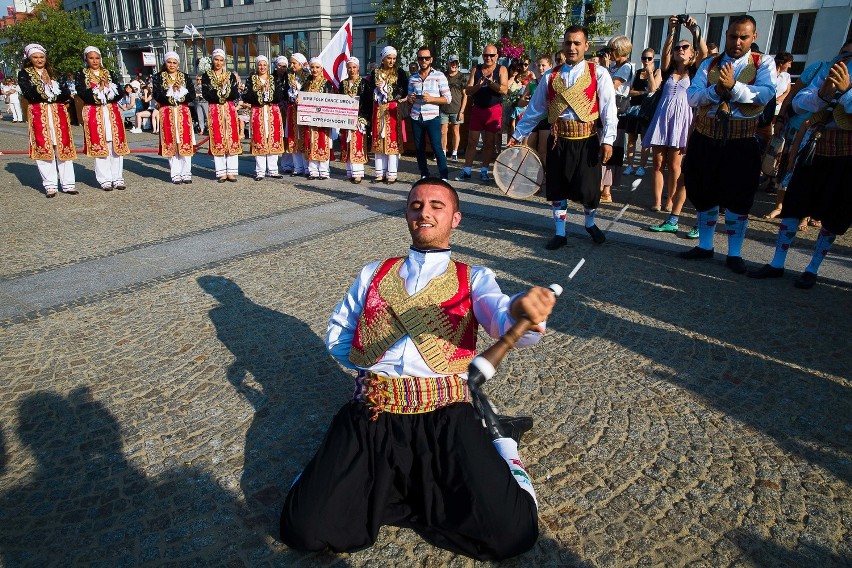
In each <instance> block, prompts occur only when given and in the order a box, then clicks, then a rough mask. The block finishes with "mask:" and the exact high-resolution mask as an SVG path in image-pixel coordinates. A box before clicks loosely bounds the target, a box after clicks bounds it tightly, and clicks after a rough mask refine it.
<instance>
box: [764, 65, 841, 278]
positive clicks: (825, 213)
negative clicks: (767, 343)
mask: <svg viewBox="0 0 852 568" xmlns="http://www.w3.org/2000/svg"><path fill="white" fill-rule="evenodd" d="M850 61H852V52H847V53H841V57H840V58H839V60H838V61H836V62H835V63H834V65H832V66H831V67H829V66H828V65H825V66H824V67H823V68H822V69H821V70H820V72H819V73H818V74H817V75H816V77H814V79H813V81H811V83H810V84H809V85H808V86H807V87H805V88H804V89H802V90H801V91H799V92H798V94H796V96H795V98H794V99H793V103H792V105H793V110H794V111H795V112H797V113H800V114H802V113H814V114H813V115H812V116H811V118H810V125H811V128H815V129H818V130H819V131H821V134H820V136H819V137H818V138H816V139H815V143H814V147H813V158H812V160H808V159H806V158H805V156H802V157H800V159H799V160H798V163H797V164H796V165H795V169H794V170H793V176H792V179H791V180H790V183H789V185H788V186H787V193H786V195H785V196H784V203H783V205H782V209H781V225H780V227H779V228H778V242H777V244H776V247H775V256H774V257H773V258H772V262H770V263H769V264H766V265H764V266H763V267H762V268H760V269H758V270H755V271H752V272H749V273H748V275H749V276H751V277H752V278H780V277H781V276H783V275H784V263H785V261H786V260H787V251H788V250H789V248H790V245H791V244H792V242H793V239H794V238H795V237H796V227H797V225H798V224H799V219H801V218H803V217H814V218H816V219H820V220H821V221H822V228H821V229H820V231H819V236H818V237H817V242H816V247H815V248H814V254H813V257H812V258H811V262H810V264H808V266H807V267H806V268H805V270H804V272H802V274H801V275H800V276H799V277H798V278H797V279H796V281H795V282H794V285H795V286H796V288H803V289H808V288H812V287H813V286H814V284H815V283H816V280H817V272H819V267H820V264H821V263H822V260H823V259H824V258H825V256H826V255H827V254H828V251H829V250H830V249H831V245H832V243H834V239H835V238H836V237H837V235H842V234H844V233H845V232H846V230H847V229H849V225H850V223H852V191H850V181H849V178H850V176H852V90H850V79H849V62H850ZM806 147H807V146H806Z"/></svg>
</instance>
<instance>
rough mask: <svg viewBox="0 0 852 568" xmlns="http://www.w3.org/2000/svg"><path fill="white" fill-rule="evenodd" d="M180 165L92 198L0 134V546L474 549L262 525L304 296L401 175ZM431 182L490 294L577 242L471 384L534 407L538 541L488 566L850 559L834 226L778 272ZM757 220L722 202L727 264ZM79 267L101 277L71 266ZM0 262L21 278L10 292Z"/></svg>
mask: <svg viewBox="0 0 852 568" xmlns="http://www.w3.org/2000/svg"><path fill="white" fill-rule="evenodd" d="M0 135H2V136H3V137H4V139H7V140H9V139H11V138H12V137H13V136H15V132H14V131H13V127H11V126H9V125H2V126H0ZM147 143H148V144H150V140H148V141H147ZM206 160H207V158H201V157H200V158H199V159H198V160H197V162H198V163H199V164H201V165H202V166H207V167H204V168H199V169H198V170H197V175H196V183H194V184H193V185H192V186H181V187H173V186H171V185H170V184H167V183H166V181H165V180H166V178H167V171H166V169H165V167H164V166H165V162H163V161H162V160H159V159H157V158H155V157H148V156H141V157H134V158H131V159H128V166H127V170H128V172H129V174H128V181H129V182H130V189H128V190H127V191H126V192H112V193H104V192H101V191H100V190H95V189H93V188H89V187H88V186H87V184H89V183H90V182H91V181H93V180H89V181H86V180H87V179H88V178H87V176H88V177H91V172H90V171H89V172H84V171H83V168H82V167H78V170H77V171H78V178H79V179H80V180H81V181H82V183H81V189H82V193H81V195H80V196H77V197H72V196H65V195H60V196H58V197H57V198H55V199H53V200H46V199H44V196H43V195H42V194H41V193H40V192H39V191H38V190H37V189H35V188H36V187H37V186H38V185H39V184H38V183H37V172H36V171H35V167H34V165H33V164H32V163H31V162H30V161H29V160H27V159H25V158H20V157H6V156H4V157H0V194H2V198H3V200H4V203H5V204H6V208H5V213H6V214H5V215H4V221H5V222H4V225H3V228H2V235H3V237H4V242H5V243H6V246H5V247H4V262H3V265H2V272H1V273H0V308H6V307H8V306H12V308H13V309H12V310H11V311H9V312H8V314H9V315H7V316H6V317H3V318H0V346H2V350H0V377H2V380H0V565H2V566H8V567H12V566H14V567H18V566H48V565H51V566H67V565H87V566H109V567H114V566H137V565H150V566H181V567H183V566H193V565H197V566H292V565H299V566H332V565H333V566H379V565H381V566H384V565H396V566H446V565H449V566H472V565H474V564H483V563H476V562H474V561H472V560H470V559H468V558H465V557H461V556H457V555H453V554H451V553H448V552H446V551H443V550H440V549H437V548H435V547H432V546H431V545H429V544H427V543H425V542H424V541H423V540H422V539H420V537H418V536H417V535H416V534H415V533H413V532H411V531H409V530H406V529H395V528H385V529H383V530H382V532H381V534H380V538H379V541H378V542H377V543H376V545H375V546H373V547H372V548H370V549H367V550H364V551H361V552H358V553H355V554H343V555H336V554H332V553H328V552H326V553H321V554H304V553H297V552H294V551H290V550H288V549H287V548H286V547H284V546H283V545H282V544H281V543H280V542H279V541H278V540H277V533H278V513H279V511H280V507H281V504H282V501H283V498H284V495H285V494H286V491H287V489H288V487H289V485H290V483H291V482H292V480H293V479H294V478H295V476H296V475H297V473H298V472H299V471H300V469H301V468H302V467H303V466H304V464H305V463H306V461H307V460H308V459H309V458H310V456H311V455H312V453H313V451H314V450H315V449H316V447H317V446H318V444H319V443H320V441H321V439H322V436H323V434H324V432H325V429H326V427H327V425H328V423H329V422H330V419H331V417H332V415H333V414H334V413H335V412H336V410H337V408H339V407H340V406H341V405H342V404H343V403H344V401H345V400H346V399H347V398H348V396H350V394H351V387H352V377H351V375H349V374H348V373H347V372H344V371H342V370H341V369H340V368H339V367H338V366H337V365H336V364H335V363H334V362H333V361H332V360H331V358H330V357H329V356H327V355H326V353H325V350H324V347H323V344H322V337H323V335H324V330H325V325H326V322H327V318H328V315H329V313H330V310H331V309H332V308H333V305H334V304H335V303H336V302H337V301H338V300H339V298H340V297H341V296H342V295H343V293H344V292H345V290H346V288H347V286H348V285H349V283H350V282H351V280H352V279H353V278H354V276H355V274H356V273H357V271H358V270H359V269H360V267H361V266H362V265H363V264H365V263H366V262H368V261H369V260H373V259H376V258H379V257H382V256H387V255H396V254H404V253H405V250H406V236H407V234H406V229H405V225H404V223H403V222H402V220H401V218H400V213H401V212H402V209H403V203H404V202H403V200H402V198H403V196H404V193H405V188H404V187H402V184H399V185H397V186H383V187H379V186H370V185H367V184H365V185H362V186H353V185H351V184H347V183H345V182H343V181H341V180H340V179H337V180H332V181H330V182H327V185H324V186H321V185H319V184H313V185H308V184H306V183H304V182H299V183H292V181H291V180H287V181H285V182H284V183H280V182H272V181H264V182H262V183H255V182H253V181H251V180H250V179H249V178H244V179H241V180H240V183H239V184H236V185H234V184H224V185H219V184H216V183H214V182H212V181H210V180H205V179H202V178H210V177H212V172H210V170H209V163H208V162H207V161H206ZM80 163H81V165H82V166H84V167H86V168H90V166H91V161H90V160H87V159H85V158H83V159H81V160H80ZM241 167H242V168H244V169H245V171H246V172H249V171H250V170H251V169H252V167H253V163H252V162H251V161H250V160H243V161H242V162H241ZM405 169H406V171H407V173H406V175H405V179H406V180H408V181H410V180H412V179H414V173H415V172H416V168H415V167H414V166H413V163H412V161H411V160H410V159H406V160H405ZM336 172H337V173H339V170H337V171H336ZM338 177H339V176H338ZM460 188H461V189H462V194H463V196H462V198H463V201H464V206H463V211H464V214H465V217H464V219H463V222H462V225H461V227H460V229H459V230H458V232H457V233H456V234H455V236H454V250H455V251H456V254H457V256H458V258H460V259H461V260H464V261H467V262H471V263H477V264H483V265H486V266H489V267H491V268H493V269H494V270H495V271H496V273H497V277H498V281H499V282H500V283H501V285H502V286H503V289H504V291H506V292H507V293H513V292H517V291H520V290H522V289H523V288H525V287H527V286H529V285H531V284H547V283H549V282H562V283H565V281H566V277H567V273H568V271H570V270H571V268H572V267H573V266H574V265H575V263H576V262H577V261H578V260H579V259H580V258H581V257H583V258H586V260H587V262H586V265H585V267H584V268H583V269H582V270H581V271H580V272H579V273H578V275H577V276H576V277H575V278H574V280H573V281H571V282H570V283H567V284H566V291H565V294H564V295H563V297H562V298H561V299H560V301H559V304H558V306H557V310H556V312H555V313H554V315H553V317H552V318H551V320H550V322H549V333H548V335H547V336H546V337H545V338H544V339H543V341H542V342H541V343H540V344H539V345H538V346H537V347H535V348H532V349H527V350H519V351H516V352H513V353H511V354H510V355H509V357H508V360H507V361H506V362H505V364H504V366H503V367H501V369H500V370H499V372H498V375H497V376H496V377H495V378H494V379H493V380H492V381H491V382H490V383H489V384H488V385H487V390H488V392H489V393H490V394H491V396H492V399H493V400H494V402H495V403H496V404H497V405H498V406H499V407H500V408H501V411H503V412H506V413H518V414H520V413H524V414H531V415H533V416H535V417H536V423H535V427H534V428H533V430H532V431H531V432H530V433H529V434H527V435H526V436H525V438H524V443H523V445H522V456H523V457H524V460H525V462H526V465H527V466H528V468H529V470H530V473H531V475H532V476H533V478H534V482H535V485H536V489H537V492H538V497H539V503H540V522H541V538H540V539H539V541H538V543H537V544H536V546H535V547H534V548H533V549H532V550H531V551H530V552H528V553H527V554H525V555H522V556H520V557H518V558H516V559H513V560H510V561H507V562H505V563H503V564H505V565H506V566H518V567H520V566H624V565H643V566H652V565H668V566H682V565H689V566H732V565H733V566H849V565H850V558H852V545H850V542H852V538H850V532H852V526H850V525H852V490H850V482H852V442H850V439H852V437H851V436H850V434H852V412H850V411H852V403H850V400H852V399H850V396H849V394H850V387H852V384H850V372H849V369H850V368H852V355H850V352H849V349H848V342H849V340H848V338H849V337H850V331H852V322H850V317H849V315H850V313H852V309H850V308H852V302H850V284H851V283H852V266H850V264H852V263H850V258H852V254H850V248H849V243H850V240H849V236H848V235H847V236H845V237H843V238H841V239H839V240H838V246H837V248H836V251H837V254H836V255H834V256H833V257H830V258H829V259H828V260H826V269H827V273H826V277H825V278H821V281H820V282H819V283H818V285H817V286H816V287H815V288H814V289H812V290H810V291H801V290H796V289H794V288H793V287H792V279H791V277H789V276H788V277H785V278H783V279H780V280H775V281H770V282H757V281H753V280H749V279H746V278H743V277H740V276H735V275H733V274H732V273H730V272H729V271H727V270H726V269H725V268H724V266H723V265H722V263H721V262H719V260H718V259H717V260H716V261H712V262H699V263H687V262H681V261H679V260H678V259H676V258H673V257H672V251H674V250H678V249H682V248H683V247H685V246H689V244H688V243H686V242H685V241H682V240H680V239H677V238H668V237H669V236H665V237H663V238H659V237H649V236H648V234H647V233H645V232H643V231H641V228H642V227H643V226H644V225H647V224H649V223H651V222H652V221H653V219H652V218H651V217H649V215H648V214H647V213H646V212H645V211H643V210H642V209H641V208H639V207H637V206H635V205H634V206H631V207H630V208H629V209H628V212H627V214H626V215H625V219H624V222H622V223H619V224H616V225H615V226H614V227H613V228H612V230H611V232H610V233H609V237H610V239H609V242H608V243H607V244H605V245H604V246H602V247H597V248H592V247H591V246H590V245H589V240H588V237H587V236H586V235H585V234H584V233H582V232H581V231H574V232H573V233H572V235H571V238H569V246H568V247H566V248H564V249H561V250H559V251H555V252H549V251H545V250H544V249H543V248H542V246H541V245H542V243H543V242H544V240H545V239H546V238H547V236H548V233H549V230H550V227H549V223H550V222H549V219H548V217H547V209H546V208H544V207H543V206H542V205H541V204H539V203H535V202H529V203H527V202H510V201H508V200H506V199H504V198H502V197H500V196H498V195H497V192H496V190H494V189H493V188H484V187H481V186H478V185H476V184H461V185H460ZM615 195H616V200H617V201H621V202H622V203H623V201H624V200H625V199H631V200H635V203H640V202H642V201H643V200H645V199H647V196H645V195H641V196H633V195H628V190H627V189H626V188H623V187H622V188H620V189H618V190H617V191H616V192H615ZM768 199H769V198H764V201H763V202H762V203H760V204H758V206H757V207H756V209H758V208H759V207H764V208H768V202H769V201H768ZM619 207H620V205H616V206H614V207H607V208H605V209H604V210H602V219H601V221H602V222H601V223H600V224H601V226H606V224H607V222H606V219H607V218H611V217H612V215H613V214H614V213H615V212H616V211H618V209H619ZM756 212H757V211H756ZM324 216H325V217H327V220H326V221H324V222H322V223H320V222H317V221H315V219H320V218H323V217H324ZM306 227H307V228H306ZM774 227H775V224H773V223H770V222H754V223H753V226H752V227H750V229H749V231H750V237H751V238H750V242H749V245H748V247H747V249H746V254H745V256H746V258H747V260H748V261H749V262H750V263H753V264H755V265H756V264H759V263H763V262H765V261H766V260H767V259H768V256H767V255H768V254H771V243H772V241H773V240H774V237H773V233H774ZM259 228H262V231H260V229H259ZM813 232H814V231H813V230H811V231H810V233H813ZM259 233H262V238H261V236H258V234H259ZM276 235H278V238H277V240H276V239H275V237H276ZM253 239H254V240H253ZM223 241H228V242H227V243H226V242H223ZM803 241H804V242H803V243H801V244H802V246H801V249H802V250H803V251H804V252H803V253H802V254H799V255H798V256H796V255H792V254H791V262H790V267H791V269H792V272H797V271H798V270H801V268H802V266H804V264H805V263H806V262H807V256H808V254H807V253H809V252H810V251H809V250H807V249H809V248H810V246H811V244H812V240H811V241H809V240H808V239H807V238H805V239H803ZM717 246H721V247H722V248H721V249H720V252H721V251H723V250H724V245H723V242H722V241H718V242H717ZM253 247H254V248H253ZM187 248H189V249H190V250H191V251H192V254H186V250H187ZM178 253H181V254H178ZM145 254H148V255H149V257H148V261H149V262H147V263H145V262H142V261H139V262H138V264H134V265H133V268H132V270H129V269H127V268H126V267H127V266H128V265H127V263H126V262H125V259H127V258H128V257H131V256H133V257H134V258H138V257H139V256H140V255H142V256H144V255H145ZM170 256H174V257H176V258H177V260H174V262H173V263H172V264H168V263H164V262H163V257H170ZM96 263H97V266H99V267H100V269H102V270H104V271H106V272H105V273H106V274H108V273H109V270H110V268H112V270H114V271H117V272H118V271H128V270H129V275H128V274H122V277H123V279H111V278H109V277H98V278H96V279H94V280H96V281H95V282H92V283H90V282H86V283H85V286H83V285H82V284H81V283H80V282H79V281H77V280H75V278H79V276H77V275H79V274H80V273H84V272H85V271H86V269H87V267H89V266H94V265H95V264H96ZM164 266H166V267H169V268H168V270H165V271H164V270H163V268H162V267H164ZM24 285H26V286H28V287H29V288H27V289H28V290H32V289H34V290H39V289H41V290H44V294H43V296H44V298H43V299H42V300H40V301H35V300H31V299H28V298H30V296H24V295H20V296H15V294H19V293H20V290H22V289H23V288H22V286H24ZM59 291H62V292H63V294H59ZM20 294H22V293H20ZM75 294H76V295H75ZM735 315H736V316H735ZM739 316H741V317H739ZM489 341H490V340H489V339H488V338H486V337H484V336H483V337H482V338H481V345H487V344H488V343H489Z"/></svg>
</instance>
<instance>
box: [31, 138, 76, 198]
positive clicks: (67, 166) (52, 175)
mask: <svg viewBox="0 0 852 568" xmlns="http://www.w3.org/2000/svg"><path fill="white" fill-rule="evenodd" d="M36 165H37V166H38V173H40V174H41V184H42V186H44V189H45V191H56V189H57V188H58V187H59V183H60V182H61V183H62V191H71V190H73V189H74V184H75V183H76V180H75V178H74V162H73V161H72V160H58V159H57V158H56V150H55V146H54V154H53V160H51V161H47V160H36ZM57 172H58V175H57Z"/></svg>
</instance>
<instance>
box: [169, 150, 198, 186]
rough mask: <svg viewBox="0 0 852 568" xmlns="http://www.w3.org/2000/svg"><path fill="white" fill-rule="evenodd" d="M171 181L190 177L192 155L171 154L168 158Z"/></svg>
mask: <svg viewBox="0 0 852 568" xmlns="http://www.w3.org/2000/svg"><path fill="white" fill-rule="evenodd" d="M169 166H171V170H172V181H182V180H186V179H192V156H172V157H171V158H169Z"/></svg>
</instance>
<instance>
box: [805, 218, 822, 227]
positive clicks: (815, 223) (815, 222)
mask: <svg viewBox="0 0 852 568" xmlns="http://www.w3.org/2000/svg"><path fill="white" fill-rule="evenodd" d="M808 225H810V226H811V227H816V228H817V229H819V228H821V227H822V221H819V220H818V219H808Z"/></svg>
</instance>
